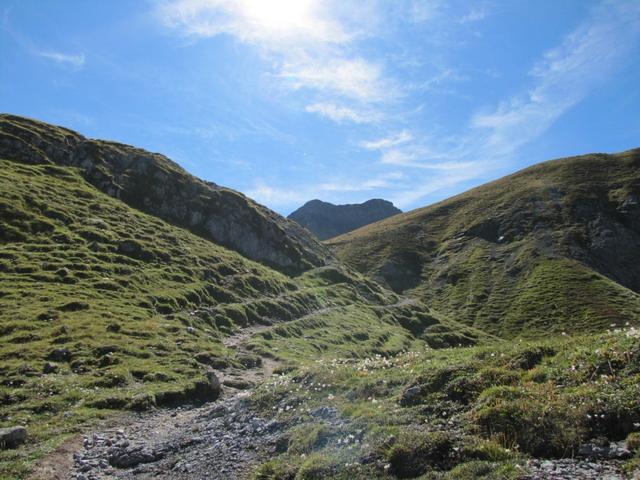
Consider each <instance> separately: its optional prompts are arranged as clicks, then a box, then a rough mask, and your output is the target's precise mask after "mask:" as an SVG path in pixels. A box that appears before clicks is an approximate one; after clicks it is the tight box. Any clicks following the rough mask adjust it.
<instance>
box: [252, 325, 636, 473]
mask: <svg viewBox="0 0 640 480" xmlns="http://www.w3.org/2000/svg"><path fill="white" fill-rule="evenodd" d="M638 339H639V332H638V330H637V329H634V328H626V329H617V330H616V331H612V332H609V333H605V334H599V335H591V336H576V337H571V336H560V337H557V338H550V339H545V340H537V341H523V342H496V343H490V344H486V345H483V346H476V347H471V348H451V349H445V350H430V349H426V350H425V349H424V348H423V349H420V350H418V349H416V350H412V351H407V352H403V353H401V354H399V355H392V356H371V357H367V358H362V359H348V358H332V359H322V360H320V361H317V362H313V363H312V362H308V363H307V364H306V365H303V366H302V367H301V368H300V369H298V370H296V371H294V372H291V373H289V374H287V375H285V376H280V377H277V378H274V379H272V381H270V382H267V383H265V384H264V385H262V386H261V387H260V388H259V389H258V391H257V392H256V393H255V394H254V395H253V397H252V398H251V401H252V404H253V405H254V406H255V407H256V408H258V409H259V410H262V411H263V412H264V413H265V415H275V416H276V418H277V419H278V420H279V421H281V422H283V423H285V424H288V425H291V427H290V429H289V431H288V433H287V434H286V435H285V436H284V440H283V441H282V447H281V448H280V454H279V455H277V456H275V458H273V459H272V460H270V461H268V462H266V463H264V464H263V465H261V466H260V467H258V468H257V469H256V471H255V473H254V479H255V480H286V479H292V478H295V479H300V480H315V479H334V480H346V479H349V480H369V479H385V480H392V479H398V478H418V479H421V480H471V479H485V480H489V479H492V480H508V479H513V480H517V479H525V478H532V477H529V476H528V475H527V474H528V467H527V462H528V460H530V459H532V458H547V459H553V458H572V457H574V455H576V454H577V453H578V450H579V447H580V445H582V444H583V443H584V442H587V441H589V440H591V439H593V438H601V439H602V438H606V439H608V440H610V441H621V440H625V439H627V443H626V444H627V445H628V446H629V448H630V449H631V450H632V451H636V455H635V457H634V458H632V459H628V460H626V461H623V462H619V467H620V468H621V470H623V471H626V472H627V473H628V474H629V478H635V476H634V474H633V472H635V473H636V474H637V472H638V471H639V470H638V469H639V468H640V449H638V442H637V438H638V435H639V433H638V432H640V403H638V400H637V399H638V395H640V345H639V343H638ZM536 478H542V477H536ZM563 478H564V477H563ZM566 478H569V477H568V476H567V477H566Z"/></svg>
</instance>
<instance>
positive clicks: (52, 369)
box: [42, 362, 59, 373]
mask: <svg viewBox="0 0 640 480" xmlns="http://www.w3.org/2000/svg"><path fill="white" fill-rule="evenodd" d="M58 368H59V367H58V365H56V364H55V363H51V362H47V363H45V364H44V367H43V368H42V372H43V373H58Z"/></svg>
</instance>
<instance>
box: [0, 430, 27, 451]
mask: <svg viewBox="0 0 640 480" xmlns="http://www.w3.org/2000/svg"><path fill="white" fill-rule="evenodd" d="M26 440H27V429H26V428H24V427H8V428H0V448H1V449H4V448H13V447H17V446H18V445H20V444H21V443H24V442H25V441H26Z"/></svg>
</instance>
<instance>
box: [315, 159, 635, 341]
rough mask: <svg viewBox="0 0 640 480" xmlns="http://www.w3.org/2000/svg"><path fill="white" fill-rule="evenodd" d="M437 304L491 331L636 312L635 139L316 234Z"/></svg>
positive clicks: (612, 318) (628, 316)
mask: <svg viewBox="0 0 640 480" xmlns="http://www.w3.org/2000/svg"><path fill="white" fill-rule="evenodd" d="M327 243H328V244H329V245H330V246H331V247H332V248H333V249H334V251H335V252H336V253H337V255H338V256H339V257H340V258H341V259H342V260H344V261H346V262H347V263H348V264H350V265H352V266H353V267H355V268H356V269H358V270H359V271H361V272H364V273H366V274H370V275H373V276H375V277H377V278H379V279H382V280H383V281H386V282H387V284H388V285H390V286H391V287H393V288H394V289H395V290H396V291H402V292H406V293H408V294H410V295H414V296H417V297H419V298H420V299H422V300H424V301H425V302H426V303H427V304H428V305H430V307H432V308H433V309H434V310H435V311H437V312H439V313H440V314H441V315H444V316H449V317H451V318H455V319H456V320H459V321H461V322H464V323H465V324H467V325H470V326H474V327H477V328H479V329H482V330H484V331H486V332H489V333H492V334H495V335H500V336H503V337H513V336H515V335H518V334H521V333H527V334H546V333H549V332H556V333H559V332H562V331H574V332H589V331H602V330H604V329H606V328H608V327H609V326H610V325H611V324H612V323H613V324H616V325H621V324H624V323H626V322H633V323H635V322H637V321H638V318H640V296H639V295H638V293H639V292H640V262H638V258H639V257H638V252H639V251H640V150H638V149H636V150H630V151H628V152H623V153H620V154H615V155H605V154H594V155H585V156H580V157H572V158H566V159H561V160H555V161H550V162H546V163H542V164H539V165H536V166H533V167H531V168H528V169H526V170H523V171H521V172H518V173H515V174H513V175H510V176H508V177H505V178H503V179H500V180H497V181H495V182H492V183H489V184H486V185H483V186H481V187H478V188H475V189H473V190H470V191H468V192H466V193H463V194H461V195H458V196H456V197H453V198H451V199H448V200H445V201H443V202H440V203H438V204H435V205H432V206H430V207H426V208H421V209H418V210H414V211H412V212H408V213H405V214H402V215H397V216H394V217H391V218H389V219H387V220H384V221H382V222H378V223H375V224H372V225H369V226H367V227H364V228H361V229H359V230H356V231H354V232H351V233H348V234H346V235H343V236H340V237H337V238H335V239H332V240H330V241H328V242H327Z"/></svg>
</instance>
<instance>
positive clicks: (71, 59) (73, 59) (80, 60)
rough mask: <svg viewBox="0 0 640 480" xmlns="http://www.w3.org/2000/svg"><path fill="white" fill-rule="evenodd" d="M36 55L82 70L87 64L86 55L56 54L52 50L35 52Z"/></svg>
mask: <svg viewBox="0 0 640 480" xmlns="http://www.w3.org/2000/svg"><path fill="white" fill-rule="evenodd" d="M34 53H35V54H36V55H38V56H39V57H42V58H46V59H47V60H51V61H53V62H55V63H58V64H60V65H67V66H70V67H73V68H82V67H83V66H84V62H85V56H84V53H77V54H71V53H62V52H55V51H51V50H46V51H35V52H34Z"/></svg>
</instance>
